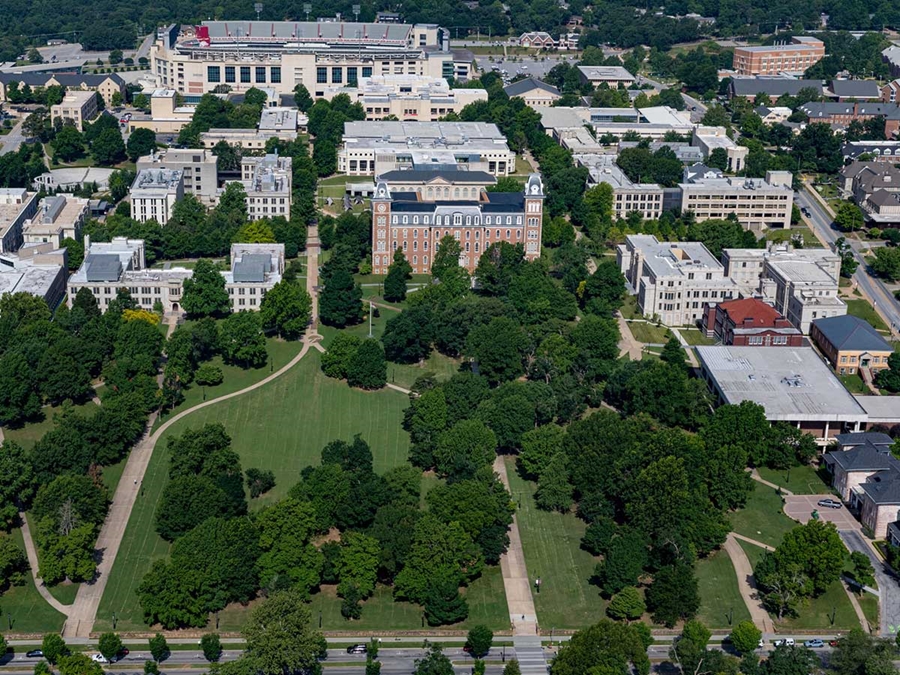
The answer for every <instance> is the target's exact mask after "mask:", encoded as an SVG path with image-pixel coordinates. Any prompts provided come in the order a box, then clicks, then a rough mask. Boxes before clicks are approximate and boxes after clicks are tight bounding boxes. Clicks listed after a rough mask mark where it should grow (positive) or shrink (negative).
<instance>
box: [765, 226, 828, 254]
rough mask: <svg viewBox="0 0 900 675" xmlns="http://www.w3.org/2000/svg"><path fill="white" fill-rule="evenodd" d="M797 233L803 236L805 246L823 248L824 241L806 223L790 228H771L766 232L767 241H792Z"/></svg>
mask: <svg viewBox="0 0 900 675" xmlns="http://www.w3.org/2000/svg"><path fill="white" fill-rule="evenodd" d="M797 235H800V236H802V237H803V247H804V248H822V242H821V241H819V239H818V238H817V237H816V235H815V234H813V232H812V230H810V229H809V227H807V226H806V225H805V224H803V223H801V224H799V225H794V226H792V227H790V228H788V229H778V230H776V229H771V230H769V231H768V232H766V241H772V242H779V243H780V242H785V241H790V240H791V239H793V238H794V237H796V236H797Z"/></svg>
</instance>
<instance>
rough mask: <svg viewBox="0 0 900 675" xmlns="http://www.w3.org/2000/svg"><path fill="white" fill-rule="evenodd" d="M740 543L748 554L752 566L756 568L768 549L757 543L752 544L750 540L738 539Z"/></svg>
mask: <svg viewBox="0 0 900 675" xmlns="http://www.w3.org/2000/svg"><path fill="white" fill-rule="evenodd" d="M738 544H740V545H741V548H742V549H744V553H746V554H747V558H748V559H749V560H750V567H752V568H753V569H756V564H757V563H758V562H759V561H760V560H762V559H763V556H765V555H766V553H767V551H766V549H764V548H762V547H761V546H757V545H756V544H751V543H750V542H749V541H741V540H740V539H738Z"/></svg>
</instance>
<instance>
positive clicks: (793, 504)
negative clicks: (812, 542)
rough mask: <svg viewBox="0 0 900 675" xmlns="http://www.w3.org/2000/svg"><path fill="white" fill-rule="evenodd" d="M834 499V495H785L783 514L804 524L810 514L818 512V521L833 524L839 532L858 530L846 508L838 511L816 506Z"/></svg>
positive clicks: (858, 527) (858, 526) (856, 522)
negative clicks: (825, 500) (826, 500)
mask: <svg viewBox="0 0 900 675" xmlns="http://www.w3.org/2000/svg"><path fill="white" fill-rule="evenodd" d="M834 498H835V497H834V495H785V496H784V512H785V513H786V514H787V515H788V516H789V517H791V518H793V519H794V520H797V521H800V522H801V523H806V522H807V521H808V520H809V519H810V518H811V517H812V512H813V511H818V513H819V520H823V521H825V522H827V523H834V525H835V527H837V529H839V530H859V529H860V525H859V521H857V520H856V518H854V517H853V514H851V513H850V511H849V510H848V509H847V507H846V506H844V507H841V508H839V509H831V508H828V507H827V506H818V501H819V500H820V499H834Z"/></svg>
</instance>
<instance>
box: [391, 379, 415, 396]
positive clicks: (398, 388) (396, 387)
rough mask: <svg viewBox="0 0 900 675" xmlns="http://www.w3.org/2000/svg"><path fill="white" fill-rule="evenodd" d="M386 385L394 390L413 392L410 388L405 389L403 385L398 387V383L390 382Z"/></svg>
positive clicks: (403, 392)
mask: <svg viewBox="0 0 900 675" xmlns="http://www.w3.org/2000/svg"><path fill="white" fill-rule="evenodd" d="M384 386H385V387H387V388H388V389H393V390H394V391H399V392H400V393H401V394H410V393H412V392H411V391H410V390H409V389H404V388H403V387H398V386H397V385H396V384H392V383H391V382H388V383H387V384H386V385H384Z"/></svg>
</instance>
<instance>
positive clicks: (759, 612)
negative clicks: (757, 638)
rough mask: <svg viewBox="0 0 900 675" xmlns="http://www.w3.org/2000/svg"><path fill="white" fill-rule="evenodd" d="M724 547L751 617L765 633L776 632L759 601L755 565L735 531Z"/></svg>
mask: <svg viewBox="0 0 900 675" xmlns="http://www.w3.org/2000/svg"><path fill="white" fill-rule="evenodd" d="M724 548H725V552H726V553H728V557H729V558H731V564H732V565H734V572H735V574H737V581H738V589H739V590H740V592H741V597H742V598H744V604H745V605H747V609H748V610H750V619H751V620H752V621H753V623H754V624H755V625H756V627H757V628H759V629H760V630H761V631H762V632H763V634H771V633H774V632H775V625H774V624H773V623H772V619H771V618H770V617H769V613H768V612H767V611H766V610H765V609H763V606H762V604H761V603H760V601H759V591H758V590H757V588H756V580H755V579H754V578H753V566H752V565H751V564H750V559H749V558H748V557H747V554H746V553H745V552H744V549H742V548H741V545H740V544H739V543H738V541H737V539H735V538H734V534H733V533H732V534H729V535H728V538H727V539H726V540H725V546H724Z"/></svg>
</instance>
